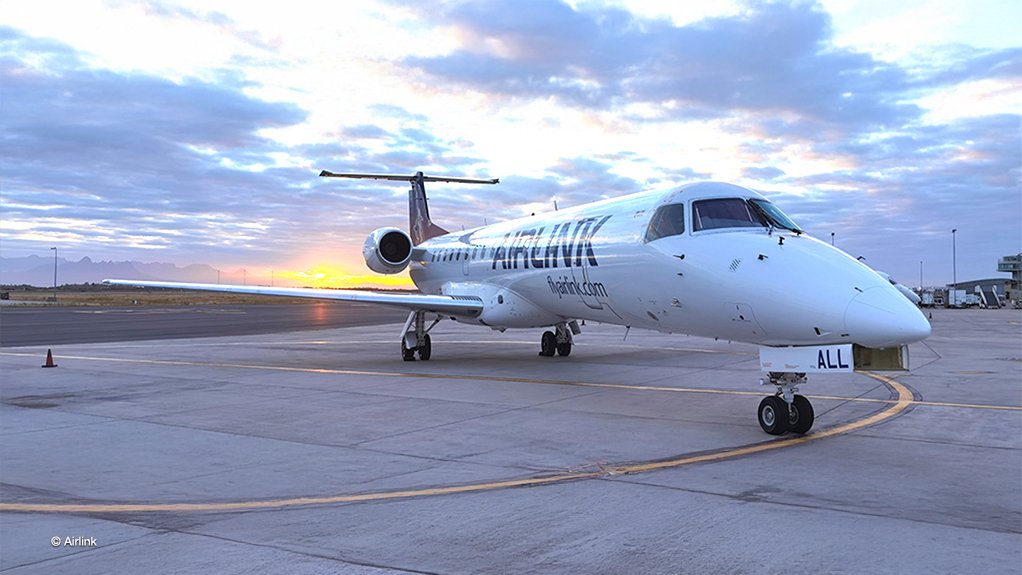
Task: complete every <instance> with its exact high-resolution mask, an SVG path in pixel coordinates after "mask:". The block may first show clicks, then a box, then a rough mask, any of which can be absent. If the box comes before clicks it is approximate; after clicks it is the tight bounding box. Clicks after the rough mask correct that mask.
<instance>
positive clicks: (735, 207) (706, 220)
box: [692, 198, 763, 232]
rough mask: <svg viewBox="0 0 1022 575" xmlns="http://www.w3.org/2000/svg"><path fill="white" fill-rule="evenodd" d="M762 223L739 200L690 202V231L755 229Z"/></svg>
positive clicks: (746, 205)
mask: <svg viewBox="0 0 1022 575" xmlns="http://www.w3.org/2000/svg"><path fill="white" fill-rule="evenodd" d="M762 226H763V222H762V221H760V220H759V218H758V217H756V215H755V214H753V213H752V212H751V211H750V210H749V204H747V203H746V202H745V200H743V199H741V198H720V199H713V200H699V201H696V202H692V230H693V231H696V232H698V231H699V230H715V229H718V228H757V227H762Z"/></svg>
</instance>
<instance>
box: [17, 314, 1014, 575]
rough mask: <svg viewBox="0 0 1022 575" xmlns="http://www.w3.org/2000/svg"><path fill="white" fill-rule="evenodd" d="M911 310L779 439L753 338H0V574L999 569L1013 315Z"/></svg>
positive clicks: (1007, 557) (470, 334) (475, 333)
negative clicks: (408, 352) (553, 351)
mask: <svg viewBox="0 0 1022 575" xmlns="http://www.w3.org/2000/svg"><path fill="white" fill-rule="evenodd" d="M43 311H49V310H43ZM20 312H21V310H19V313H20ZM5 314H6V312H5ZM932 314H933V319H932V325H933V335H932V336H931V337H930V338H929V339H928V340H927V341H925V342H923V343H922V344H916V345H913V346H911V350H910V351H911V363H912V367H913V370H912V372H910V373H887V374H867V373H855V374H843V375H840V374H835V375H828V376H820V377H815V378H811V379H810V381H809V383H808V384H807V385H805V386H803V387H802V393H804V394H805V395H807V396H808V397H810V399H811V400H812V402H813V406H814V407H815V410H816V414H817V421H816V425H815V426H814V429H813V431H812V432H810V433H809V434H807V435H805V436H792V435H787V436H782V437H780V438H774V437H772V436H768V435H766V434H764V433H763V432H762V430H761V429H760V428H759V425H758V424H757V422H756V417H755V411H756V406H757V405H758V403H759V401H760V399H761V397H763V396H764V395H766V394H767V392H769V391H772V390H770V389H769V388H763V387H760V386H759V385H758V380H759V377H760V373H759V371H758V362H757V352H756V348H755V347H754V346H750V345H745V344H737V343H729V342H724V341H713V340H707V339H701V338H692V337H686V336H679V335H666V334H658V333H652V332H640V331H637V330H632V331H631V333H630V334H628V336H627V338H626V339H625V337H624V336H625V330H624V329H623V328H619V327H613V326H601V325H593V324H590V325H588V326H585V327H584V328H583V334H582V335H580V336H577V337H576V345H575V347H574V349H573V351H572V353H571V355H570V356H569V357H553V358H546V357H539V356H538V355H537V352H538V349H539V336H540V331H541V330H534V331H509V332H506V333H503V334H501V333H496V332H491V331H488V330H485V329H482V328H472V327H470V326H462V325H458V324H454V323H453V322H442V323H441V324H439V325H438V326H437V327H436V328H435V329H434V330H433V331H432V332H431V333H432V340H433V358H432V359H431V360H430V361H428V362H422V361H417V362H403V361H401V359H400V354H399V350H398V347H399V343H398V341H399V340H398V335H399V334H398V331H399V330H400V327H401V326H400V324H393V323H389V324H385V325H369V326H358V327H342V328H331V329H321V330H317V331H302V332H287V333H269V334H259V335H245V336H238V335H229V336H224V337H210V338H193V339H170V340H159V341H153V340H140V339H138V338H140V337H149V336H151V329H152V327H153V326H154V325H156V326H158V325H159V324H160V321H161V319H160V318H161V316H160V315H158V314H157V315H152V316H140V319H139V320H138V323H137V325H138V330H137V331H132V329H131V328H130V326H128V327H125V328H124V332H123V334H122V335H120V336H119V338H120V339H122V341H118V342H113V343H73V344H60V345H58V344H42V345H31V346H20V347H11V346H9V345H5V347H3V348H2V349H0V370H2V372H0V373H2V378H0V379H2V381H0V571H2V572H4V573H110V572H128V573H144V572H152V573H192V572H203V573H206V572H215V573H249V572H288V573H339V572H340V573H359V574H362V573H364V574H391V573H715V572H727V573H785V574H791V573H865V572H868V573H905V572H926V573H962V572H967V573H1011V572H1020V571H1022V312H1019V311H1016V310H942V309H941V310H933V312H932ZM7 317H8V316H7V315H4V316H2V317H0V319H3V320H4V321H5V322H6V318H7ZM252 321H254V322H258V321H259V320H258V318H255V317H254V318H253V320H252ZM3 329H5V330H6V329H9V327H8V326H7V325H5V326H4V327H3ZM231 329H240V330H243V329H244V326H241V327H237V326H235V327H234V328H231ZM58 335H59V334H58ZM132 340H134V341H132ZM47 348H52V350H53V354H54V359H55V361H56V363H57V364H58V367H57V368H54V369H41V368H40V365H41V364H42V363H43V361H44V359H45V356H46V351H47Z"/></svg>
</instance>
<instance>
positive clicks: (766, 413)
mask: <svg viewBox="0 0 1022 575" xmlns="http://www.w3.org/2000/svg"><path fill="white" fill-rule="evenodd" d="M805 382H806V374H804V373H781V372H770V374H769V381H763V382H761V383H762V384H763V385H775V386H777V393H776V394H774V395H771V396H768V397H764V398H763V401H761V402H759V410H758V411H757V412H756V417H757V419H758V420H759V426H760V427H762V428H763V431H765V432H767V433H769V434H770V435H783V434H784V433H786V432H789V431H790V432H792V433H798V434H804V433H808V432H809V430H810V429H812V427H813V422H814V421H815V419H816V414H815V413H814V411H813V404H812V403H810V402H809V400H808V399H807V398H806V397H805V396H804V395H798V385H799V384H802V383H805Z"/></svg>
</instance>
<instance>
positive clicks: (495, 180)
mask: <svg viewBox="0 0 1022 575" xmlns="http://www.w3.org/2000/svg"><path fill="white" fill-rule="evenodd" d="M319 177H321V178H357V179H366V180H394V181H398V182H414V181H416V180H419V179H420V178H421V181H423V182H453V183H457V184H499V183H500V178H490V179H485V180H484V179H478V178H453V177H446V176H419V175H418V174H413V175H411V176H402V175H398V174H339V173H336V172H328V171H327V170H323V171H322V172H320V173H319Z"/></svg>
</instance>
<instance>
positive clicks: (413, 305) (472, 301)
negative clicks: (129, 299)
mask: <svg viewBox="0 0 1022 575" xmlns="http://www.w3.org/2000/svg"><path fill="white" fill-rule="evenodd" d="M103 283H105V284H109V285H124V286H136V287H157V288H171V289H189V290H203V291H217V292H228V293H247V294H255V295H274V296H287V297H307V298H312V299H322V300H341V301H360V302H365V303H374V304H380V305H387V306H391V307H397V308H402V309H407V310H412V311H426V312H434V313H438V314H441V315H458V316H467V317H478V316H479V314H480V313H481V312H482V310H483V300H482V299H480V298H478V297H476V296H448V295H425V294H395V293H379V292H371V291H359V290H336V289H318V288H281V287H266V286H249V285H240V286H239V285H225V284H193V283H183V282H156V281H141V280H117V279H109V280H103Z"/></svg>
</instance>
